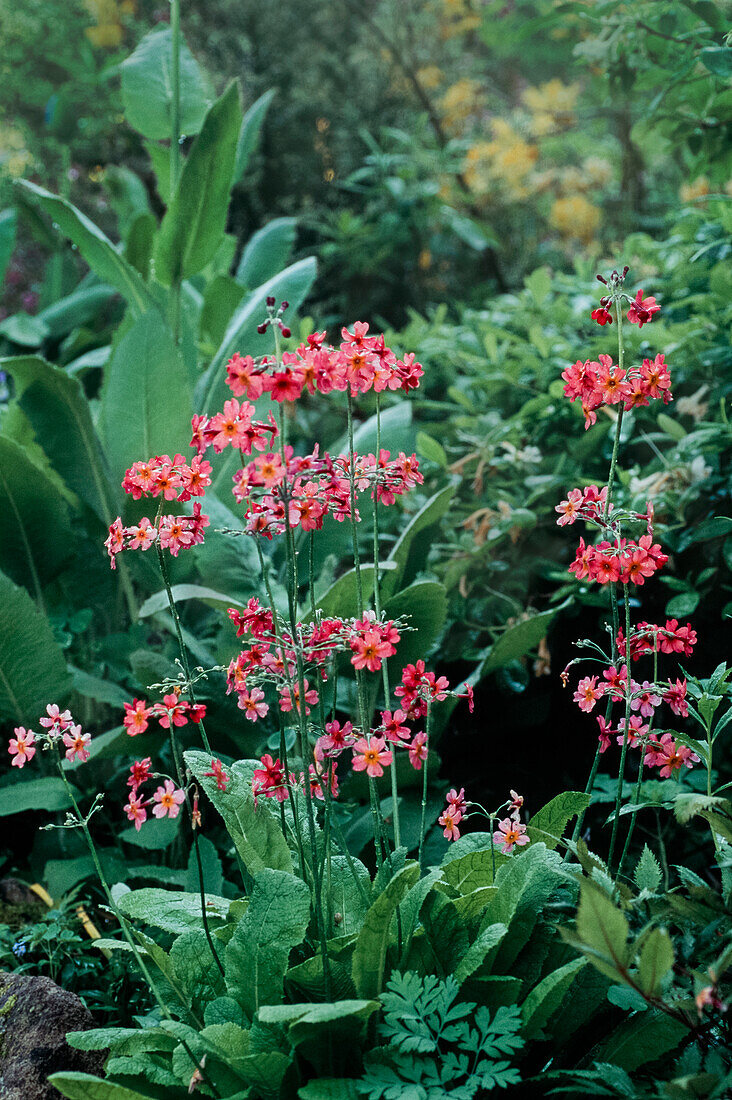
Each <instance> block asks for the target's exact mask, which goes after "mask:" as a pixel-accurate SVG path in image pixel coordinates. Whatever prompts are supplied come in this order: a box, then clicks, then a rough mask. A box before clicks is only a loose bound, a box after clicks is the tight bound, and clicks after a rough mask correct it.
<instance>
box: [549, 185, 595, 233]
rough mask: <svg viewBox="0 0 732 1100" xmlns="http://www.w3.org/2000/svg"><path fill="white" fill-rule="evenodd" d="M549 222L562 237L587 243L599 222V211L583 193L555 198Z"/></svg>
mask: <svg viewBox="0 0 732 1100" xmlns="http://www.w3.org/2000/svg"><path fill="white" fill-rule="evenodd" d="M549 222H550V224H551V225H552V226H553V227H554V228H555V229H556V230H558V232H559V233H560V234H561V236H562V237H568V238H576V239H577V240H579V241H582V243H583V244H589V243H590V241H591V240H592V239H593V238H594V236H595V232H596V230H597V227H598V226H599V224H600V211H599V209H598V208H597V207H596V206H593V205H592V203H591V202H590V201H589V200H588V199H586V198H585V197H584V195H571V196H569V197H567V198H561V199H556V200H555V202H554V203H553V204H552V208H551V212H550V214H549Z"/></svg>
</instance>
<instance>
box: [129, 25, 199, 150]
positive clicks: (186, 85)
mask: <svg viewBox="0 0 732 1100" xmlns="http://www.w3.org/2000/svg"><path fill="white" fill-rule="evenodd" d="M179 57H180V95H179V104H180V116H179V117H180V132H181V134H197V133H198V131H199V130H200V129H201V126H202V124H203V120H204V118H205V117H206V110H207V108H208V105H209V103H210V102H211V89H210V86H209V84H208V81H207V80H206V79H205V77H204V75H203V73H202V72H201V70H200V69H199V67H198V64H197V63H196V60H195V58H194V57H193V54H192V53H191V51H190V50H189V49H188V46H187V45H186V43H185V42H183V41H181V43H180V52H179ZM172 64H173V36H172V33H171V29H170V27H160V28H158V29H157V30H154V31H150V33H149V34H146V35H145V37H144V38H143V39H142V41H141V42H140V44H139V45H138V47H137V49H136V50H135V52H134V53H133V54H131V55H130V56H129V57H128V58H127V60H126V61H123V62H122V65H121V70H122V102H123V104H124V111H125V115H126V117H127V121H128V122H129V124H130V126H132V127H134V129H135V130H138V131H139V132H140V133H141V134H142V135H143V136H144V137H147V138H155V139H157V140H160V139H165V138H170V135H171V127H172V117H171V116H172V104H173V81H172Z"/></svg>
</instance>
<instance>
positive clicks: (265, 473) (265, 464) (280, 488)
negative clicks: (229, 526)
mask: <svg viewBox="0 0 732 1100" xmlns="http://www.w3.org/2000/svg"><path fill="white" fill-rule="evenodd" d="M284 452H285V462H283V460H282V456H281V455H280V454H278V453H273V452H270V453H268V454H264V455H258V456H257V457H256V458H255V459H254V461H253V462H250V463H248V464H247V465H245V466H243V467H242V469H241V470H237V471H236V473H235V474H234V476H233V480H234V489H233V493H234V496H235V498H236V500H237V501H238V502H239V503H240V504H246V512H245V514H244V526H245V529H246V531H248V532H249V533H250V534H261V535H264V536H265V537H266V538H269V539H271V538H272V536H273V535H281V534H283V533H284V531H285V529H286V526H287V525H289V526H290V527H291V528H293V529H294V528H296V527H300V528H301V529H302V530H303V531H316V530H320V528H321V527H322V526H323V520H324V519H325V517H326V516H327V515H332V516H333V517H334V518H335V519H336V520H338V521H339V522H342V521H343V520H345V519H350V517H351V459H350V455H345V454H343V455H339V456H338V457H337V458H335V459H332V458H331V457H330V455H329V454H327V453H326V454H324V455H323V456H322V457H320V456H319V454H318V450H317V448H316V449H315V451H313V453H312V454H309V455H304V456H302V457H300V456H296V455H295V454H294V453H293V450H292V447H290V446H287V447H285V449H284ZM353 479H354V487H355V491H356V492H364V491H366V490H368V489H371V496H372V498H373V497H374V496H375V497H376V499H377V500H378V501H379V503H380V504H386V505H388V504H394V502H395V501H396V498H397V497H398V496H402V495H403V494H404V493H406V492H407V491H408V490H409V489H412V488H413V487H414V486H415V485H420V484H421V483H422V482H423V480H424V479H423V476H422V474H421V473H420V471H419V463H418V461H417V457H416V455H406V454H404V452H400V454H399V455H398V457H397V458H395V459H392V458H391V456H390V453H389V451H385V450H382V451H380V453H379V458H378V460H377V458H376V456H375V455H373V454H368V455H355V456H354V461H353ZM358 518H359V516H358V512H357V513H356V519H358Z"/></svg>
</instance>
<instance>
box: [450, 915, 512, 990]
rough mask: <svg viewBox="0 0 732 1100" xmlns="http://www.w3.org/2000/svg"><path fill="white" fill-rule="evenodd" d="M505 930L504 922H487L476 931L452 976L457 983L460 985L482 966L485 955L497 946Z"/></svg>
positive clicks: (506, 929)
mask: <svg viewBox="0 0 732 1100" xmlns="http://www.w3.org/2000/svg"><path fill="white" fill-rule="evenodd" d="M507 932H508V928H507V927H506V925H505V924H489V925H488V927H487V928H483V929H482V930H481V931H480V932H479V933H478V935H477V936H476V937H475V939H474V940H473V941H472V942H471V944H470V947H469V948H468V950H467V951H466V952H465V954H464V955H463V957H462V958H461V960H460V962H459V964H458V965H457V967H456V968H455V975H454V977H455V981H456V982H457V983H458V985H462V984H463V982H465V981H467V979H468V978H470V977H471V976H472V975H473V974H474V973H475V971H476V970H478V969H479V967H481V966H483V964H484V962H485V960H486V956H487V955H489V954H490V953H491V952H492V951H493V949H494V948H496V947H498V945H499V944H500V942H501V940H502V939H503V937H504V936H505V935H506V933H507Z"/></svg>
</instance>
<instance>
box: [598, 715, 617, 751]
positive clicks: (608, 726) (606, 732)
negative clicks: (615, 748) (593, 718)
mask: <svg viewBox="0 0 732 1100" xmlns="http://www.w3.org/2000/svg"><path fill="white" fill-rule="evenodd" d="M597 724H598V725H599V727H600V733H599V734H598V737H597V739H598V741H599V742H600V752H601V753H603V752H607V750H608V749H609V748H610V736H611V734H612V732H613V727H612V723H611V722H606V721H605V719H604V718H603V716H602V715H601V714H598V716H597Z"/></svg>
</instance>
